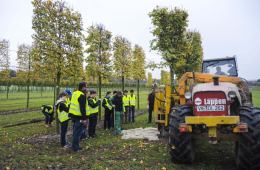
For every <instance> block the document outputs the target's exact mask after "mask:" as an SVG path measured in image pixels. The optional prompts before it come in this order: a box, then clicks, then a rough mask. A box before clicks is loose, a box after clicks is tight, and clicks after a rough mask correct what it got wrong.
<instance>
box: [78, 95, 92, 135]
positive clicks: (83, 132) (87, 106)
mask: <svg viewBox="0 0 260 170" xmlns="http://www.w3.org/2000/svg"><path fill="white" fill-rule="evenodd" d="M89 96H90V91H89V90H87V91H86V115H87V117H89V115H90V109H89V105H88V98H89ZM87 122H89V120H88V118H87ZM87 128H88V126H85V125H83V129H82V133H81V136H80V140H87V139H88V138H87V135H86V131H87Z"/></svg>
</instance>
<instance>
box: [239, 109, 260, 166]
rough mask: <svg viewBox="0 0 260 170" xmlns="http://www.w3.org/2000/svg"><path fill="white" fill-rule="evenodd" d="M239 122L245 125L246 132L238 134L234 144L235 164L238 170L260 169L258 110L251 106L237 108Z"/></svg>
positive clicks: (259, 115) (259, 117) (259, 118)
mask: <svg viewBox="0 0 260 170" xmlns="http://www.w3.org/2000/svg"><path fill="white" fill-rule="evenodd" d="M239 116H240V121H241V122H243V123H247V125H248V132H244V133H240V134H239V142H237V143H236V164H237V167H238V168H239V169H243V170H259V169H260V109H259V108H255V107H252V106H242V107H240V108H239Z"/></svg>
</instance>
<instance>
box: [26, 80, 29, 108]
mask: <svg viewBox="0 0 260 170" xmlns="http://www.w3.org/2000/svg"><path fill="white" fill-rule="evenodd" d="M29 88H30V80H29V78H28V80H27V106H26V108H27V109H28V108H29V90H30V89H29Z"/></svg>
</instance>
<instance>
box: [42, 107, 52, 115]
mask: <svg viewBox="0 0 260 170" xmlns="http://www.w3.org/2000/svg"><path fill="white" fill-rule="evenodd" d="M44 106H49V107H51V109H50V110H49V111H48V109H47V108H46V109H45V110H44V111H45V112H47V113H48V114H51V113H52V112H53V106H52V105H43V106H42V107H41V109H42V110H43V109H44Z"/></svg>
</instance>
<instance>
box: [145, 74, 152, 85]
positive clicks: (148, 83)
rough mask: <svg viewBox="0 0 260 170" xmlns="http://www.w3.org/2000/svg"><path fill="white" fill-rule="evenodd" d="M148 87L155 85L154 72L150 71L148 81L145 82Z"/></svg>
mask: <svg viewBox="0 0 260 170" xmlns="http://www.w3.org/2000/svg"><path fill="white" fill-rule="evenodd" d="M145 85H146V87H151V86H152V85H153V77H152V73H150V72H148V82H147V83H146V84H145Z"/></svg>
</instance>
